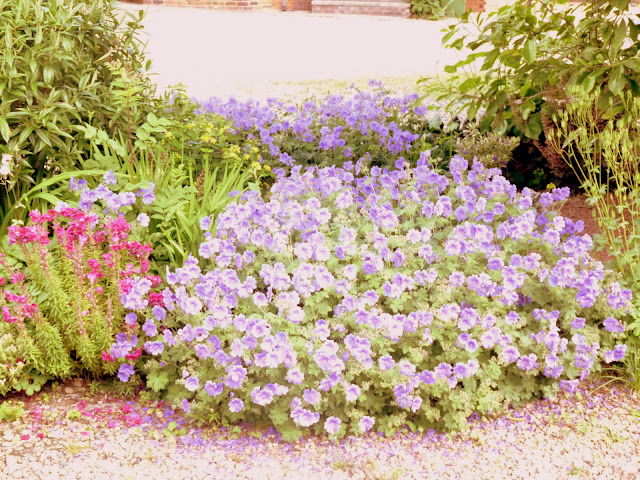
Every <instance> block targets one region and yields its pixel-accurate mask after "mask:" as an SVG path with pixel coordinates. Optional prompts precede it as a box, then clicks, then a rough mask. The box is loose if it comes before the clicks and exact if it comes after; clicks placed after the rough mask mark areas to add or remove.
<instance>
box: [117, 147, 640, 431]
mask: <svg viewBox="0 0 640 480" xmlns="http://www.w3.org/2000/svg"><path fill="white" fill-rule="evenodd" d="M450 173H451V177H452V178H448V177H446V176H444V175H442V174H441V173H439V172H437V171H435V170H434V169H433V168H432V167H431V166H430V165H429V159H428V155H426V154H425V155H423V156H422V158H421V159H420V161H419V164H418V166H417V167H416V168H413V169H412V168H407V164H406V163H404V164H403V165H401V168H398V169H392V170H389V171H383V170H382V169H381V168H380V167H377V166H373V167H371V168H370V169H369V168H368V166H367V164H366V161H365V160H364V159H363V160H361V161H359V162H357V163H356V164H354V165H345V167H344V168H337V167H326V168H317V167H316V168H311V169H306V170H303V169H302V168H301V167H300V166H296V167H293V168H292V170H291V174H290V175H285V174H284V173H283V174H282V175H280V176H279V178H278V181H277V182H276V183H275V184H274V185H273V187H272V189H271V195H270V197H269V198H268V200H266V201H265V200H264V199H262V198H261V197H260V195H258V194H257V192H245V193H244V194H243V195H240V196H237V197H236V198H235V201H234V202H233V203H231V204H229V205H228V207H227V209H226V210H225V211H224V212H223V213H222V214H221V215H220V216H219V217H218V225H217V233H216V235H215V236H213V235H212V236H210V237H209V238H207V240H206V241H205V242H204V243H202V244H201V245H200V247H199V249H198V252H193V253H194V256H193V257H190V258H189V259H187V261H186V262H185V264H184V265H183V266H180V267H178V268H175V269H174V270H171V271H170V272H169V273H168V274H167V288H166V289H164V290H163V299H164V307H165V308H160V309H158V308H154V309H151V308H149V307H145V308H137V307H136V308H131V313H129V314H128V317H129V316H130V318H131V319H132V320H133V321H135V322H136V325H137V329H136V331H139V332H140V333H139V335H136V336H135V337H134V336H132V335H128V334H127V335H122V336H120V337H119V338H118V342H117V343H116V344H114V345H113V346H112V347H111V351H110V353H111V355H112V356H113V357H114V358H115V359H123V358H124V359H125V360H120V361H118V362H117V363H118V364H120V367H119V375H118V377H119V378H120V380H122V381H123V382H126V383H130V384H134V385H135V384H139V383H141V381H142V380H143V379H145V380H146V385H147V387H148V388H149V389H150V390H152V391H154V392H157V393H158V394H161V395H162V396H163V398H167V399H168V400H170V401H172V402H174V403H176V404H178V405H182V407H183V408H184V410H185V411H187V412H189V411H191V412H192V413H193V414H195V415H197V416H199V418H201V419H206V420H210V421H211V420H218V421H222V422H224V423H233V422H237V421H249V422H255V423H258V424H271V425H274V426H275V427H276V428H277V429H278V430H279V431H280V432H282V434H283V438H284V439H286V440H289V441H291V440H296V439H297V438H298V437H299V436H300V435H302V434H304V433H306V432H313V433H315V434H322V433H328V434H330V435H333V436H334V438H335V436H342V435H345V434H347V433H354V434H358V433H360V432H363V431H368V430H370V429H371V428H372V427H373V428H374V429H376V430H378V431H380V432H384V433H387V434H392V433H394V432H397V431H398V430H400V429H402V428H403V427H404V426H409V427H410V428H411V429H413V430H414V431H416V430H418V431H425V430H426V429H428V428H434V427H435V428H444V429H457V428H463V427H465V426H466V425H467V419H468V417H469V416H470V415H472V413H473V412H478V413H479V414H484V413H487V412H492V413H494V412H498V411H500V410H501V409H502V408H504V407H505V406H506V405H509V404H514V405H517V404H520V403H522V402H525V401H528V400H530V399H532V398H533V397H534V396H545V397H553V396H554V395H556V393H557V392H558V390H559V388H560V389H565V390H567V391H569V392H572V391H574V390H575V389H576V387H577V385H578V381H579V379H585V378H586V377H587V376H588V375H589V374H590V372H596V371H598V370H599V369H600V368H601V362H602V361H604V362H606V363H611V362H612V361H619V360H620V359H621V358H622V357H624V353H625V346H624V345H622V344H619V343H618V340H619V339H620V337H621V336H622V335H623V333H622V332H623V331H624V329H625V324H624V321H625V310H626V307H627V306H628V303H629V298H630V296H631V292H630V291H628V290H621V289H620V285H619V284H617V283H616V281H615V278H616V276H615V274H614V273H613V272H607V271H605V270H604V269H603V267H602V264H601V263H599V262H596V261H594V260H593V259H592V258H591V257H590V256H589V254H588V251H589V250H590V248H591V239H590V238H589V237H588V236H578V235H576V234H577V233H579V232H580V230H581V228H580V225H579V224H575V223H573V222H572V221H570V220H568V219H564V218H562V217H561V216H559V215H557V214H556V213H555V210H554V209H553V206H552V205H553V203H554V202H557V201H562V200H564V199H565V198H566V197H567V196H568V194H569V191H568V189H554V190H553V191H551V192H545V193H542V194H540V195H538V194H536V193H534V192H532V191H530V190H529V191H524V192H522V193H519V192H517V191H516V189H515V187H514V186H513V185H511V184H509V182H507V181H506V180H505V179H504V178H503V177H502V176H501V175H500V173H499V170H496V169H492V170H487V169H485V168H484V167H483V166H482V164H481V163H480V162H477V161H476V162H474V163H473V168H471V169H469V162H467V161H466V160H464V159H463V158H461V157H454V158H453V159H452V160H451V162H450ZM203 227H204V228H207V225H206V224H205V225H203ZM196 255H197V257H196ZM198 258H199V259H200V260H204V261H205V262H206V263H205V267H204V268H202V267H200V266H199V265H198ZM132 292H133V290H132ZM144 293H145V292H144V291H139V292H138V294H137V295H136V298H137V299H139V300H140V302H141V304H140V305H143V304H144ZM132 295H133V293H132ZM138 329H139V330H138ZM132 333H135V332H132ZM143 335H144V337H143V338H145V343H144V345H143V349H144V351H145V354H144V355H142V356H141V357H139V358H138V359H137V360H136V361H135V362H129V361H127V360H126V355H128V354H129V352H130V351H131V350H132V349H133V348H136V346H137V343H138V338H139V337H141V336H143ZM136 370H137V372H136Z"/></svg>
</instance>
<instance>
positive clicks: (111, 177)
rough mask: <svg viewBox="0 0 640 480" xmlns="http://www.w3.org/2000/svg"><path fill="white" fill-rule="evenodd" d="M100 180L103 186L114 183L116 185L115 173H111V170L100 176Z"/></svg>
mask: <svg viewBox="0 0 640 480" xmlns="http://www.w3.org/2000/svg"><path fill="white" fill-rule="evenodd" d="M102 180H103V181H104V183H105V185H115V184H116V183H118V180H116V175H115V173H113V170H109V171H108V172H107V173H105V174H104V175H103V176H102Z"/></svg>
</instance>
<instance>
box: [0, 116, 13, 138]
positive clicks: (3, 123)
mask: <svg viewBox="0 0 640 480" xmlns="http://www.w3.org/2000/svg"><path fill="white" fill-rule="evenodd" d="M0 135H2V138H3V139H4V141H5V142H8V141H9V138H11V130H10V129H9V124H8V123H7V119H6V118H4V117H0Z"/></svg>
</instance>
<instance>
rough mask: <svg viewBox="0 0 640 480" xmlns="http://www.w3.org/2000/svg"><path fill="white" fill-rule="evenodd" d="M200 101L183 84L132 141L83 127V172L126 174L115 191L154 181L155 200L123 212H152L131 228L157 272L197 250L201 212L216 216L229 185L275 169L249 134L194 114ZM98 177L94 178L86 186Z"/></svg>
mask: <svg viewBox="0 0 640 480" xmlns="http://www.w3.org/2000/svg"><path fill="white" fill-rule="evenodd" d="M167 100H168V99H167ZM195 108H196V104H194V103H193V102H191V101H190V100H188V99H187V98H186V97H185V96H184V95H183V94H181V93H180V91H179V90H177V91H173V92H172V96H171V101H170V103H169V102H168V101H167V103H165V104H164V107H163V108H160V109H159V110H158V115H160V114H164V115H166V117H163V116H160V117H159V116H157V115H156V114H155V113H149V114H148V115H147V118H146V121H145V122H144V123H143V124H142V125H141V126H140V127H139V128H138V130H137V131H136V132H135V133H134V134H133V135H132V137H131V142H129V141H127V139H125V138H122V137H121V138H120V139H114V138H111V137H109V135H108V134H107V133H106V132H104V131H102V130H98V129H94V128H92V127H87V128H85V129H84V131H85V138H86V139H87V140H88V141H89V142H91V143H92V145H93V148H92V154H91V156H90V158H88V159H86V160H83V161H82V162H81V165H82V166H83V168H84V169H86V170H84V171H85V172H106V171H108V170H112V171H113V172H115V174H116V176H117V177H118V178H120V179H121V180H120V181H119V182H118V184H117V185H115V186H114V187H113V188H112V190H113V191H114V192H116V193H118V192H125V191H128V189H130V188H131V185H132V184H136V185H137V184H143V183H147V184H149V185H154V187H155V197H156V198H155V201H154V202H153V203H152V204H150V205H138V206H137V207H135V208H131V209H129V210H128V211H127V213H126V217H125V218H126V219H127V220H128V221H129V222H130V223H131V224H134V225H138V224H139V222H136V219H137V218H138V216H139V215H140V214H141V213H144V214H145V215H147V216H148V217H149V219H150V223H149V228H148V229H147V228H145V229H140V228H137V229H135V230H134V235H136V238H139V239H140V240H142V241H143V242H145V243H147V242H149V243H151V244H152V246H153V254H152V256H151V259H152V262H153V263H152V268H153V270H154V272H156V273H158V274H160V275H163V274H164V267H165V266H166V265H168V264H172V265H175V264H182V263H184V261H185V260H186V259H187V257H188V256H189V253H190V252H196V251H197V249H198V246H199V245H200V244H201V243H202V242H203V241H204V238H205V237H204V231H203V230H202V228H201V227H200V219H202V218H203V217H209V218H210V219H211V221H213V222H214V223H215V218H216V216H217V215H218V213H219V212H220V211H222V210H223V208H224V207H225V205H226V204H227V203H228V202H230V201H231V200H232V199H231V197H229V193H230V192H232V191H239V192H242V191H244V190H245V189H247V188H252V189H259V188H260V183H261V182H262V180H263V179H264V178H268V177H270V176H272V174H271V173H270V171H269V169H268V167H267V166H265V167H263V166H262V165H261V164H260V163H258V162H255V161H254V160H256V159H257V157H258V155H257V149H256V148H255V147H253V146H252V144H251V143H250V142H247V143H246V144H245V145H244V146H241V145H240V144H239V143H238V142H239V141H240V140H239V138H238V137H236V136H234V135H232V134H231V133H230V126H229V123H228V122H227V121H226V120H224V119H223V118H221V117H219V116H212V115H208V116H205V115H196V114H195V113H194V110H195ZM243 150H244V151H245V152H250V153H243ZM131 158H135V162H133V163H132V162H131ZM252 161H253V163H250V162H252ZM125 178H126V179H128V180H130V182H131V183H129V181H125ZM95 183H96V182H95V180H90V181H89V186H92V185H95Z"/></svg>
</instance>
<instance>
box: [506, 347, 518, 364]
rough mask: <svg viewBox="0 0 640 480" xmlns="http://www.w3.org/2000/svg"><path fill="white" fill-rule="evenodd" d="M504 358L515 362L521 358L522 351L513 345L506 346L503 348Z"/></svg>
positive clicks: (508, 361)
mask: <svg viewBox="0 0 640 480" xmlns="http://www.w3.org/2000/svg"><path fill="white" fill-rule="evenodd" d="M502 358H503V359H504V361H505V362H507V363H513V362H515V361H516V360H517V359H518V358H520V352H519V351H518V349H517V348H516V347H513V346H508V347H504V348H503V349H502Z"/></svg>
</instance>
